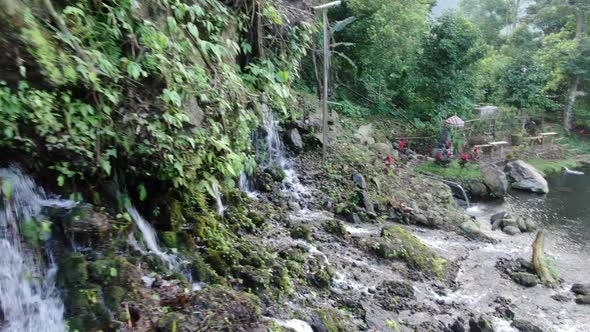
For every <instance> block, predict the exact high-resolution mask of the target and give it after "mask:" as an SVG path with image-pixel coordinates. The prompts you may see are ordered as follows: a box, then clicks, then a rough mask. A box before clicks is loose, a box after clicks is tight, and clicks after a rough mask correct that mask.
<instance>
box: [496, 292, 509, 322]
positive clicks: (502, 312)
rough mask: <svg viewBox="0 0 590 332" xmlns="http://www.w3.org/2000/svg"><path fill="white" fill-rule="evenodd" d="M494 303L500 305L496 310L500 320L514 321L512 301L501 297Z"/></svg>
mask: <svg viewBox="0 0 590 332" xmlns="http://www.w3.org/2000/svg"><path fill="white" fill-rule="evenodd" d="M494 302H495V303H498V306H496V308H495V310H496V313H497V315H498V316H499V317H500V318H503V319H506V320H512V319H514V311H512V308H511V305H512V301H510V300H509V299H507V298H505V297H502V296H499V297H497V298H496V299H495V300H494Z"/></svg>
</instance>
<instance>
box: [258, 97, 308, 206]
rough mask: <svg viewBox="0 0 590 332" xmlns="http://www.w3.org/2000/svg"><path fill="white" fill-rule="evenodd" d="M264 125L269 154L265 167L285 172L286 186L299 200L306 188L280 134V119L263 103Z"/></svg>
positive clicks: (287, 190)
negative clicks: (276, 168) (300, 180)
mask: <svg viewBox="0 0 590 332" xmlns="http://www.w3.org/2000/svg"><path fill="white" fill-rule="evenodd" d="M262 126H263V128H264V131H265V135H266V136H265V141H266V153H267V154H268V156H267V160H266V163H265V164H264V165H263V166H264V167H271V166H273V167H278V168H280V169H281V170H283V172H284V173H285V179H284V184H285V186H284V188H283V190H284V191H285V192H288V193H289V194H290V195H291V196H292V197H293V198H294V199H296V200H298V199H299V198H300V194H301V193H304V192H305V188H304V187H303V186H302V185H301V183H299V178H298V177H297V173H296V172H295V169H294V168H293V164H292V162H291V160H290V159H289V158H288V157H287V153H286V151H285V146H284V145H283V141H282V140H281V136H280V134H279V129H280V126H279V119H278V118H277V116H276V114H274V113H273V112H271V110H270V109H269V108H268V106H266V105H264V104H263V105H262Z"/></svg>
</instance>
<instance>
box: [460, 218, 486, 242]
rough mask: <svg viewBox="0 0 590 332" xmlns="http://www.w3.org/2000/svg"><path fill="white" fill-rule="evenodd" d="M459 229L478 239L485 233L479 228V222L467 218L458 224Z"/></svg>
mask: <svg viewBox="0 0 590 332" xmlns="http://www.w3.org/2000/svg"><path fill="white" fill-rule="evenodd" d="M459 227H460V228H461V230H463V232H465V233H466V235H467V236H468V237H470V238H472V239H479V238H484V237H485V235H484V234H483V232H482V231H481V229H480V228H479V224H478V223H477V221H473V220H469V221H465V222H464V223H462V224H461V225H460V226H459Z"/></svg>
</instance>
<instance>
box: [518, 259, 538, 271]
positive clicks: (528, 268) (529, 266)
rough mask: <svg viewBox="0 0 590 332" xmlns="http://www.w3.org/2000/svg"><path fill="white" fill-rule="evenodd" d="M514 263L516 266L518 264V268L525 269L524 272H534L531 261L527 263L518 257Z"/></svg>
mask: <svg viewBox="0 0 590 332" xmlns="http://www.w3.org/2000/svg"><path fill="white" fill-rule="evenodd" d="M516 262H517V263H518V264H520V267H522V268H523V269H525V270H526V271H529V272H531V273H534V272H535V267H534V266H533V263H532V262H531V261H528V260H526V259H524V258H522V257H519V258H517V259H516Z"/></svg>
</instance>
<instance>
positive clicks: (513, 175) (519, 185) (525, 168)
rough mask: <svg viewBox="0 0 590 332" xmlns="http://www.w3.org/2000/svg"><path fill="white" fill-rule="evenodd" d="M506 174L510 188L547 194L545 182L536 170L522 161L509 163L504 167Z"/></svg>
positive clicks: (547, 188) (547, 189) (547, 186)
mask: <svg viewBox="0 0 590 332" xmlns="http://www.w3.org/2000/svg"><path fill="white" fill-rule="evenodd" d="M506 172H507V174H508V177H509V178H510V179H511V181H512V184H511V186H512V188H515V189H521V190H528V191H532V192H534V193H540V194H546V193H548V192H549V185H548V184H547V180H545V178H543V176H542V175H541V174H540V173H539V171H537V169H535V168H534V167H533V166H531V165H529V164H527V163H525V162H524V161H522V160H515V161H511V162H509V163H508V164H507V165H506Z"/></svg>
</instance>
